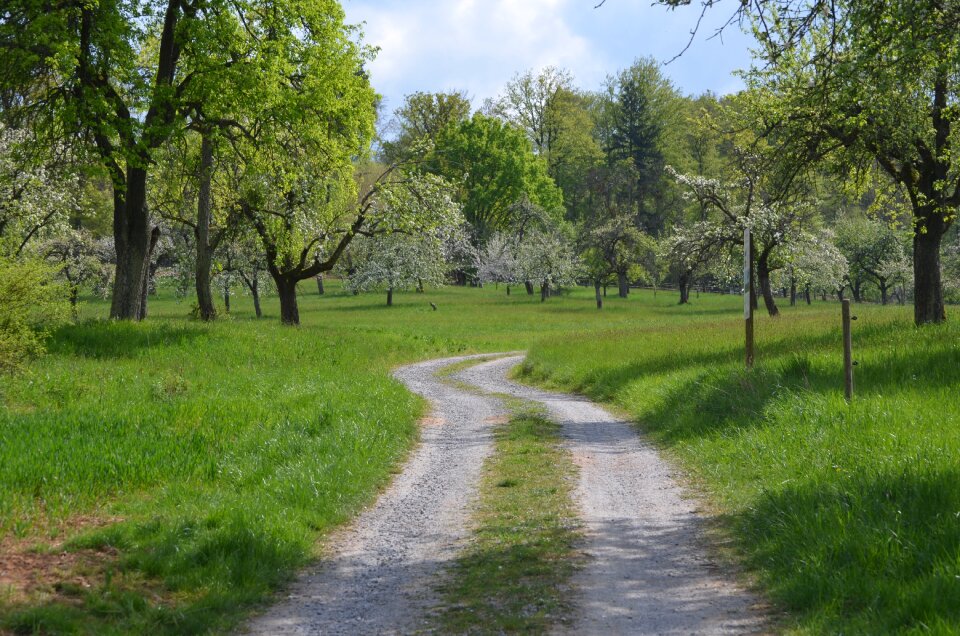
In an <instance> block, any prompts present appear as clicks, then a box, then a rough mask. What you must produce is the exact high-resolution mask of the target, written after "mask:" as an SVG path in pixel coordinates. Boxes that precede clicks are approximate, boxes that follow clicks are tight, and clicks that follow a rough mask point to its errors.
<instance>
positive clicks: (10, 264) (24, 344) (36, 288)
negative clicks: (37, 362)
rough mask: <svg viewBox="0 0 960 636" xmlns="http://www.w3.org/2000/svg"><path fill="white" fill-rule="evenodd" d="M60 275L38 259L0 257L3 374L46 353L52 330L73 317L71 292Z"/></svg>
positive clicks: (0, 340)
mask: <svg viewBox="0 0 960 636" xmlns="http://www.w3.org/2000/svg"><path fill="white" fill-rule="evenodd" d="M56 275H57V268H56V267H53V266H51V265H48V264H47V263H44V262H43V261H41V260H38V259H19V260H9V259H3V258H0V373H9V372H11V371H15V370H16V369H18V368H20V367H21V366H22V365H23V363H24V362H26V361H27V360H29V359H30V358H33V357H35V356H37V355H40V354H41V353H43V341H44V339H45V338H46V335H47V333H48V332H49V330H50V329H51V328H53V327H55V326H57V325H59V324H62V323H63V322H65V321H66V320H67V318H68V317H69V315H70V305H69V303H68V302H67V297H68V293H67V290H66V289H65V288H64V285H63V284H62V283H59V282H57V281H56V279H55V277H56Z"/></svg>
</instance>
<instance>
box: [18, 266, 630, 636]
mask: <svg viewBox="0 0 960 636" xmlns="http://www.w3.org/2000/svg"><path fill="white" fill-rule="evenodd" d="M328 290H330V291H329V292H328V294H327V295H326V296H323V297H319V296H317V295H315V294H311V293H310V292H311V291H312V290H310V289H309V288H307V287H305V288H304V293H303V297H302V298H301V308H302V311H301V315H302V318H303V323H304V324H303V327H301V328H299V329H291V328H286V327H282V326H281V325H279V324H278V322H279V321H278V317H277V314H278V311H277V307H275V306H273V304H274V302H275V301H273V302H271V301H268V304H267V307H266V310H267V316H266V317H265V318H264V319H263V320H260V321H258V320H255V319H254V318H253V312H252V306H251V304H250V303H249V299H247V298H244V297H238V298H235V299H234V301H233V307H234V312H233V314H232V315H231V317H230V318H229V319H226V320H222V321H219V322H216V323H213V324H203V323H200V322H197V321H193V320H189V319H187V318H186V317H185V316H186V315H187V314H188V313H189V305H188V304H187V303H183V304H181V303H178V302H176V301H175V300H174V299H173V298H172V297H171V296H170V295H169V294H161V297H160V298H156V299H151V303H150V313H151V317H150V318H149V319H148V320H147V321H146V322H144V323H142V324H128V323H114V322H109V321H106V320H104V319H103V318H104V317H105V316H106V314H107V311H108V308H107V306H106V305H105V304H104V303H102V302H98V301H93V300H88V302H87V303H86V304H85V306H84V307H83V309H82V316H83V319H84V321H83V322H81V323H80V324H77V325H73V326H68V327H65V328H62V329H60V330H59V331H57V332H56V333H55V334H54V336H53V338H52V339H51V340H50V341H49V342H48V348H49V354H48V355H47V356H45V357H44V358H42V359H40V360H38V361H37V362H35V363H34V364H33V365H32V366H31V367H30V368H29V369H28V370H27V371H26V372H25V373H23V374H21V375H17V376H3V377H0V405H2V408H0V439H2V441H3V443H2V444H0V540H5V541H7V542H8V543H9V542H11V541H12V542H13V544H15V545H18V546H20V547H19V548H17V549H22V548H23V547H28V548H29V547H30V546H33V545H35V544H39V548H38V549H39V550H41V551H44V550H49V549H50V548H51V547H56V546H59V544H60V542H61V541H63V540H66V541H67V544H66V547H67V549H69V550H80V551H84V550H96V551H98V552H96V554H97V555H114V556H110V557H109V558H104V559H103V563H102V567H101V569H100V571H97V572H92V573H87V575H88V576H86V578H87V579H88V580H89V581H92V585H91V586H90V587H89V588H86V587H83V586H80V587H76V586H70V585H61V584H59V583H58V584H57V586H59V587H57V588H56V589H46V588H44V589H41V590H39V591H38V592H37V593H35V594H33V595H31V596H30V597H29V598H21V596H18V595H10V594H5V593H4V591H3V590H0V630H2V629H3V628H7V629H12V630H15V631H22V632H28V633H29V632H33V631H41V632H73V631H80V632H86V633H103V632H120V633H124V632H125V633H144V632H146V631H151V632H155V633H158V634H162V633H171V634H173V633H176V634H184V633H204V632H207V631H210V630H213V631H221V630H224V629H228V628H229V627H230V626H232V625H234V624H235V623H236V622H237V621H238V620H239V619H240V618H241V617H242V616H243V613H244V612H245V611H247V610H249V608H251V607H252V606H254V605H255V604H256V603H257V602H260V601H262V600H263V599H265V598H267V597H268V596H269V594H270V593H271V592H272V591H273V590H276V589H277V587H278V586H279V585H281V584H282V583H283V582H284V581H286V580H287V579H289V577H290V576H291V575H292V573H293V572H294V571H295V570H296V569H297V568H298V567H300V566H302V565H303V564H304V563H306V562H307V561H309V560H310V559H311V558H313V557H314V556H315V555H316V548H315V545H316V540H317V538H318V537H319V536H321V535H322V534H323V532H324V531H326V530H327V529H328V528H329V527H331V526H332V525H335V524H337V523H340V522H341V521H343V520H344V519H346V518H348V517H349V516H350V515H352V514H354V513H355V512H356V511H357V510H358V509H359V508H360V507H361V506H362V505H364V504H365V503H367V502H369V501H370V500H371V498H372V497H373V496H374V494H375V493H376V491H377V490H378V489H379V488H381V487H382V486H383V485H384V484H385V483H387V481H388V480H389V477H390V474H391V472H392V471H395V470H396V469H397V465H398V463H399V462H400V461H401V460H402V458H403V457H404V456H405V454H406V453H407V451H408V450H409V448H410V447H411V445H412V444H413V443H414V442H415V439H416V427H415V420H416V417H417V415H418V414H419V413H420V412H421V411H422V408H423V405H422V404H421V402H420V401H419V400H417V399H416V398H414V397H413V396H412V395H410V394H409V393H408V392H406V391H405V390H404V389H403V387H402V386H400V385H399V384H398V383H397V382H395V381H394V380H392V379H391V378H390V377H389V370H390V368H392V367H393V366H395V365H397V364H399V363H402V362H407V361H413V360H417V359H423V358H429V357H438V356H442V355H448V354H454V353H461V352H481V351H492V350H511V349H518V348H525V347H528V346H529V345H530V344H531V343H532V342H534V341H535V340H536V339H537V338H540V337H542V336H544V335H550V334H579V333H586V332H589V331H591V330H596V329H609V328H616V327H624V326H626V325H631V324H636V323H637V321H638V320H641V321H642V320H646V318H644V317H643V316H642V315H639V314H638V313H637V312H636V311H635V309H634V308H633V307H632V305H631V304H630V303H627V302H623V303H616V302H611V303H609V304H608V309H605V310H604V312H603V313H597V312H596V310H595V309H593V308H592V305H591V302H590V300H589V297H588V296H587V295H586V294H579V295H576V296H575V297H574V298H555V299H551V300H550V301H549V302H547V303H544V304H541V303H540V302H539V299H538V298H534V297H528V296H526V295H525V294H516V293H515V294H513V295H512V296H509V297H508V296H506V294H505V293H504V290H503V289H500V290H497V289H483V290H477V289H452V290H443V291H440V292H432V293H430V292H428V293H426V294H403V295H398V296H397V297H396V300H395V306H394V307H391V308H387V307H385V306H383V298H381V297H380V296H377V295H363V296H359V297H354V296H351V295H347V294H343V293H342V292H340V291H339V290H338V289H337V286H336V285H335V284H334V285H328ZM430 302H434V303H435V304H436V305H437V306H438V310H437V311H433V310H432V309H431V307H430V304H429V303H430ZM104 523H106V525H103V526H102V524H104ZM87 526H90V528H88V529H84V528H85V527H87ZM101 526H102V527H101ZM56 549H57V550H59V549H60V548H59V547H56ZM67 578H69V577H67Z"/></svg>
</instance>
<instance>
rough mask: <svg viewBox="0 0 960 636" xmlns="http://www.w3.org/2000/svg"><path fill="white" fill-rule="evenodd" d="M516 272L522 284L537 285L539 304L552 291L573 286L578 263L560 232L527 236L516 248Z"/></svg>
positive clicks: (571, 248) (534, 233)
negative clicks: (524, 281) (529, 282)
mask: <svg viewBox="0 0 960 636" xmlns="http://www.w3.org/2000/svg"><path fill="white" fill-rule="evenodd" d="M517 261H518V269H519V271H520V275H521V277H522V278H523V279H524V280H529V281H534V282H536V283H537V284H539V285H540V302H544V301H546V300H547V298H549V297H550V296H551V294H552V293H553V291H554V290H559V288H560V287H562V286H564V285H572V284H574V283H575V282H576V276H577V271H578V268H579V262H578V260H577V257H576V254H574V251H573V244H572V242H571V241H570V240H568V239H567V237H565V236H564V235H563V233H562V232H561V231H560V230H553V231H540V230H537V231H534V232H531V233H529V234H528V235H527V236H526V237H525V238H524V241H523V243H522V244H521V246H520V252H519V254H518V258H517Z"/></svg>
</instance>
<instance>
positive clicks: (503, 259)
mask: <svg viewBox="0 0 960 636" xmlns="http://www.w3.org/2000/svg"><path fill="white" fill-rule="evenodd" d="M518 251H519V246H518V244H517V237H516V236H515V235H512V236H511V235H509V234H506V233H503V232H497V233H496V234H494V235H493V236H491V237H490V239H489V240H488V241H487V242H486V244H485V245H484V246H483V247H481V248H479V250H478V253H477V278H478V279H479V280H480V282H481V283H487V282H492V283H505V284H506V286H507V295H509V294H510V285H512V284H516V283H520V282H524V281H522V280H520V272H519V266H518V262H517V252H518Z"/></svg>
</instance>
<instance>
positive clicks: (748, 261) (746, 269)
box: [743, 228, 753, 369]
mask: <svg viewBox="0 0 960 636" xmlns="http://www.w3.org/2000/svg"><path fill="white" fill-rule="evenodd" d="M752 266H753V255H752V254H751V253H750V228H743V320H744V323H745V327H746V329H745V334H744V335H745V336H746V364H747V368H748V369H752V368H753V299H752V298H751V296H752V291H753V286H752V285H751V284H750V283H751V279H752V278H753V277H752V275H751V269H752Z"/></svg>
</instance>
